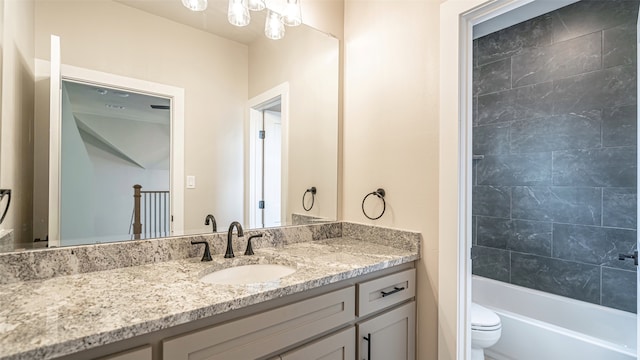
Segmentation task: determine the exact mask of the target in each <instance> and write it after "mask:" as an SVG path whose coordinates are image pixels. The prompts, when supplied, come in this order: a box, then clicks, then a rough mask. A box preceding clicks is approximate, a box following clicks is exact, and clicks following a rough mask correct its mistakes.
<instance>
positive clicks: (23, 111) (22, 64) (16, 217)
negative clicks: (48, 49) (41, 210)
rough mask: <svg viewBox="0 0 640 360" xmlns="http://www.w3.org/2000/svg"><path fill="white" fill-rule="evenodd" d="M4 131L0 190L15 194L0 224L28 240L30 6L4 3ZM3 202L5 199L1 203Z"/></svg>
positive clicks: (0, 140) (16, 1)
mask: <svg viewBox="0 0 640 360" xmlns="http://www.w3.org/2000/svg"><path fill="white" fill-rule="evenodd" d="M3 12H4V15H3V19H4V26H3V34H2V45H3V46H2V123H1V125H2V129H1V130H0V132H1V138H0V156H1V159H0V164H1V165H2V167H1V168H0V187H2V188H10V189H12V190H13V193H12V196H13V197H12V200H11V209H10V210H9V213H8V215H7V218H6V219H5V222H4V223H3V224H2V225H0V226H1V227H2V228H3V229H14V236H15V241H16V242H30V241H32V240H33V239H32V223H31V213H32V206H33V204H32V201H33V200H32V191H33V189H32V188H33V179H32V178H33V94H34V59H33V57H34V56H33V43H34V23H33V12H34V5H33V2H32V1H19V0H5V1H4V2H3ZM3 203H4V201H3Z"/></svg>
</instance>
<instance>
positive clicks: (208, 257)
mask: <svg viewBox="0 0 640 360" xmlns="http://www.w3.org/2000/svg"><path fill="white" fill-rule="evenodd" d="M197 244H204V254H203V255H202V260H200V261H211V260H213V259H211V250H210V249H209V243H208V242H206V241H191V245H197Z"/></svg>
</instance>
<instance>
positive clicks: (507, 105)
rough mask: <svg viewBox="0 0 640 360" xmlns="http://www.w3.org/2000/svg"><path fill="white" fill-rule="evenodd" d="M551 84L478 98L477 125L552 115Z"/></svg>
mask: <svg viewBox="0 0 640 360" xmlns="http://www.w3.org/2000/svg"><path fill="white" fill-rule="evenodd" d="M553 97H554V94H553V83H552V82H547V83H542V84H536V85H530V86H524V87H520V88H517V89H511V90H505V91H500V92H497V93H492V94H487V95H482V96H478V115H477V119H478V121H477V123H478V125H486V124H491V123H498V122H506V121H513V120H523V119H532V118H541V117H545V116H548V115H551V114H552V113H553V102H554V98H553Z"/></svg>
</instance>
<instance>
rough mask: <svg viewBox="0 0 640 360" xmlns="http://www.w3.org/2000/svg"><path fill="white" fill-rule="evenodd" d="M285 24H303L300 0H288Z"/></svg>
mask: <svg viewBox="0 0 640 360" xmlns="http://www.w3.org/2000/svg"><path fill="white" fill-rule="evenodd" d="M283 19H284V24H285V25H287V26H298V25H300V24H302V9H301V8H300V0H287V7H285V9H284V16H283Z"/></svg>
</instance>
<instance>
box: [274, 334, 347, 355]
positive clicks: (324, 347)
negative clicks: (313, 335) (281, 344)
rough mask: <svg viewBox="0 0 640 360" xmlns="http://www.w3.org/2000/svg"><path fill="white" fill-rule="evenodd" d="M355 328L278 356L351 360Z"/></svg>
mask: <svg viewBox="0 0 640 360" xmlns="http://www.w3.org/2000/svg"><path fill="white" fill-rule="evenodd" d="M355 338H356V329H355V328H354V327H350V328H348V329H346V330H342V331H340V332H338V333H336V334H333V335H331V336H328V337H325V338H322V339H320V340H318V341H315V342H312V343H310V344H307V345H304V346H302V347H300V348H297V349H295V350H293V351H290V352H288V353H286V354H283V355H281V356H280V359H282V360H353V359H355V357H356V345H355Z"/></svg>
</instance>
